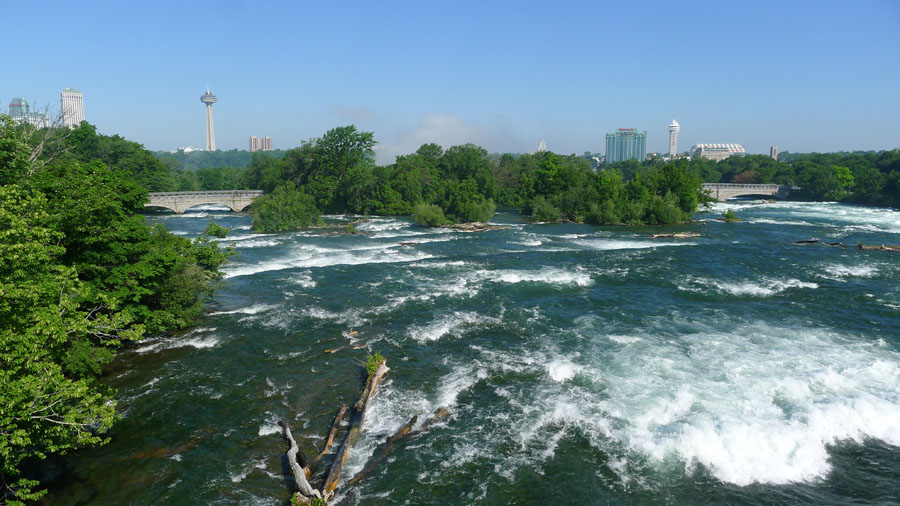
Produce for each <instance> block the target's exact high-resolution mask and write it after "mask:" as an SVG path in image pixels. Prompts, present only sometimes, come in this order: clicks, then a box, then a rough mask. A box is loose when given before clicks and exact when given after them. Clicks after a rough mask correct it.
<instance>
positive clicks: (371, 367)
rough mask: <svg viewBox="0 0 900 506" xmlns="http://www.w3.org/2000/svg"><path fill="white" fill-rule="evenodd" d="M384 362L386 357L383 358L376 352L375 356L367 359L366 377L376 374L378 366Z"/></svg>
mask: <svg viewBox="0 0 900 506" xmlns="http://www.w3.org/2000/svg"><path fill="white" fill-rule="evenodd" d="M382 362H384V357H382V356H381V354H380V353H378V352H376V353H375V354H374V355H369V356H367V357H366V375H367V376H371V375H373V374H375V369H378V365H379V364H380V363H382Z"/></svg>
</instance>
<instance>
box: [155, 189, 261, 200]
mask: <svg viewBox="0 0 900 506" xmlns="http://www.w3.org/2000/svg"><path fill="white" fill-rule="evenodd" d="M263 194H265V192H264V191H262V190H224V191H199V192H149V193H148V194H147V196H148V197H150V198H151V199H153V198H173V197H191V198H192V197H231V198H236V197H259V196H260V195H263Z"/></svg>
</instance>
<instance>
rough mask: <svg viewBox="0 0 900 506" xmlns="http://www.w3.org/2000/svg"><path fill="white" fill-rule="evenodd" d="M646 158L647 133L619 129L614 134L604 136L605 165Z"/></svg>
mask: <svg viewBox="0 0 900 506" xmlns="http://www.w3.org/2000/svg"><path fill="white" fill-rule="evenodd" d="M646 157H647V132H646V131H643V132H639V131H637V130H635V129H634V128H619V129H617V130H616V133H613V134H606V163H616V162H623V161H625V160H637V161H639V162H643V161H644V158H646Z"/></svg>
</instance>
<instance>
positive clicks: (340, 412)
mask: <svg viewBox="0 0 900 506" xmlns="http://www.w3.org/2000/svg"><path fill="white" fill-rule="evenodd" d="M345 413H347V405H346V404H341V409H339V410H338V412H337V415H335V417H334V423H333V424H331V430H330V431H328V438H327V439H326V440H325V447H324V448H322V451H321V452H319V454H318V455H316V458H314V459H313V461H312V463H311V464H310V468H312V469H315V468H316V467H317V466H318V465H319V461H320V460H322V457H324V456H325V454H326V453H328V450H329V449H331V444H332V443H334V436H335V435H337V431H338V426H340V424H341V420H343V419H344V414H345Z"/></svg>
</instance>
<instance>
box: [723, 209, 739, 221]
mask: <svg viewBox="0 0 900 506" xmlns="http://www.w3.org/2000/svg"><path fill="white" fill-rule="evenodd" d="M722 218H723V219H724V220H725V222H726V223H734V222H736V221H741V220H740V218H738V217H737V215H736V214H734V210H733V209H729V210H727V211H725V212H724V213H722Z"/></svg>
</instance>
